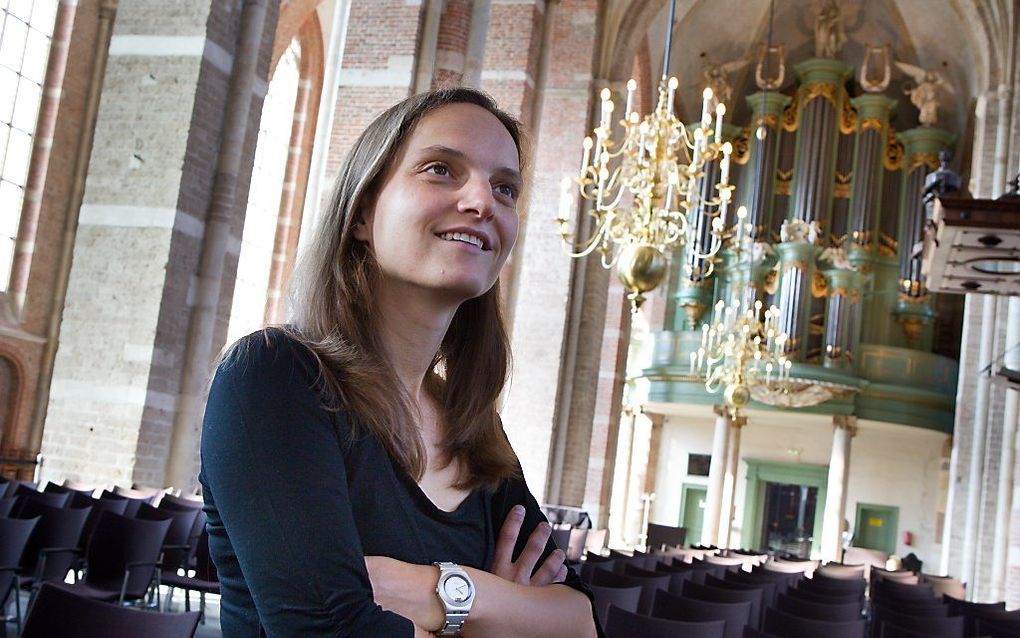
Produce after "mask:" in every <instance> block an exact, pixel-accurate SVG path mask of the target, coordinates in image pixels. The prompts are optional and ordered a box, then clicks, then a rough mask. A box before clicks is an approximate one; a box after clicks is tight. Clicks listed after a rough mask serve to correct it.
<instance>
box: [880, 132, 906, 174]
mask: <svg viewBox="0 0 1020 638" xmlns="http://www.w3.org/2000/svg"><path fill="white" fill-rule="evenodd" d="M882 164H883V165H884V166H885V170H887V171H898V170H900V169H901V168H903V144H901V143H900V141H899V140H898V139H896V131H894V130H893V129H892V127H891V126H890V127H889V128H888V129H886V138H885V155H884V157H883V158H882Z"/></svg>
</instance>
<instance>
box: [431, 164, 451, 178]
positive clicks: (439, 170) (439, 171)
mask: <svg viewBox="0 0 1020 638" xmlns="http://www.w3.org/2000/svg"><path fill="white" fill-rule="evenodd" d="M425 172H427V173H432V174H433V175H443V176H445V175H449V174H450V169H449V168H447V167H446V166H444V165H442V164H432V165H431V166H429V167H428V168H426V169H425Z"/></svg>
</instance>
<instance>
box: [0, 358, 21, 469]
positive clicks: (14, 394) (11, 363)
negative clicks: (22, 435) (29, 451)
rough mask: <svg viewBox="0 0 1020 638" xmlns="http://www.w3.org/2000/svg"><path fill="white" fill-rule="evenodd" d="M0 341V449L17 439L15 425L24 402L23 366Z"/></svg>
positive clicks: (15, 441)
mask: <svg viewBox="0 0 1020 638" xmlns="http://www.w3.org/2000/svg"><path fill="white" fill-rule="evenodd" d="M3 345H4V344H3V342H0V396H2V397H5V398H6V400H5V401H4V402H3V403H0V449H9V448H12V447H15V445H16V443H17V440H18V438H19V437H18V432H17V426H18V422H19V420H20V419H19V417H20V416H21V407H22V405H23V403H24V387H25V383H24V380H25V367H24V365H23V364H22V362H21V360H20V358H19V357H18V356H17V354H16V353H14V352H10V351H8V350H7V348H4V347H3Z"/></svg>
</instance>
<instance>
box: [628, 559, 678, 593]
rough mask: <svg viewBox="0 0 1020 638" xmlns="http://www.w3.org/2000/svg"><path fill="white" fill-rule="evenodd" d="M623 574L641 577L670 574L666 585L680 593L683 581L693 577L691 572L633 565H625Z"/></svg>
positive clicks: (667, 587) (668, 588)
mask: <svg viewBox="0 0 1020 638" xmlns="http://www.w3.org/2000/svg"><path fill="white" fill-rule="evenodd" d="M623 574H624V576H638V577H640V578H657V577H660V576H663V575H665V574H669V584H668V585H667V586H666V589H667V590H670V591H672V590H674V589H676V590H677V593H679V590H680V587H681V586H682V585H683V582H684V581H685V580H687V579H688V578H690V577H691V572H684V571H661V570H658V569H656V570H649V569H641V568H640V567H634V566H633V565H624V567H623Z"/></svg>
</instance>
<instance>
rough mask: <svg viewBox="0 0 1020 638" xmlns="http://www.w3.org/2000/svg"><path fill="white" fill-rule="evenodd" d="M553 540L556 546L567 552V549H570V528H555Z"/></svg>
mask: <svg viewBox="0 0 1020 638" xmlns="http://www.w3.org/2000/svg"><path fill="white" fill-rule="evenodd" d="M552 540H553V543H555V544H556V547H558V548H560V549H562V550H563V553H564V554H566V553H567V550H568V549H570V528H569V527H562V528H553V531H552Z"/></svg>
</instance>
